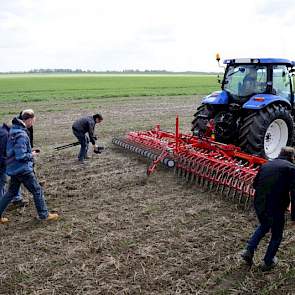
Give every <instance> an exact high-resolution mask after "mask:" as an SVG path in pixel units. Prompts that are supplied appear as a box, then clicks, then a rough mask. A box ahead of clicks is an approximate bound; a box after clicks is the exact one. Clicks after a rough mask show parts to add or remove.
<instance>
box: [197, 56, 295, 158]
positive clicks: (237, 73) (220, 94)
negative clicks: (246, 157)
mask: <svg viewBox="0 0 295 295" xmlns="http://www.w3.org/2000/svg"><path fill="white" fill-rule="evenodd" d="M216 60H217V61H218V63H219V61H220V57H219V55H217V56H216ZM224 64H226V68H225V73H224V77H223V81H222V85H221V90H220V91H215V92H213V93H211V94H209V95H207V96H206V97H204V98H203V100H202V102H201V105H200V106H198V108H197V111H196V112H195V114H194V119H193V121H192V132H193V135H195V136H197V137H202V136H204V134H206V130H207V126H208V122H212V121H213V124H211V125H213V128H211V129H213V133H214V136H215V138H216V140H217V141H219V142H222V143H226V144H229V143H230V144H235V145H238V146H239V147H241V149H242V150H243V151H245V152H247V153H250V154H254V155H258V156H262V157H265V158H268V159H273V158H275V157H277V156H278V155H279V153H280V150H281V148H282V147H284V146H286V145H292V144H293V137H294V134H295V132H294V116H295V111H294V109H295V108H294V87H293V78H292V76H293V72H295V69H294V68H295V62H294V61H290V60H287V59H280V58H238V59H226V60H225V61H224ZM211 119H212V120H211Z"/></svg>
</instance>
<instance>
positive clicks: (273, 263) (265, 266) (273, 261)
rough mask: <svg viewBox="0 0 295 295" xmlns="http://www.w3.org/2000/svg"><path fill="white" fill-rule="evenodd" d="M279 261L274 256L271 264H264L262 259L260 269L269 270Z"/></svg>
mask: <svg viewBox="0 0 295 295" xmlns="http://www.w3.org/2000/svg"><path fill="white" fill-rule="evenodd" d="M278 263H279V259H278V258H277V257H276V256H275V257H274V258H273V259H272V262H271V264H266V263H265V262H264V261H263V263H262V264H261V266H260V269H261V271H269V270H271V269H273V268H274V267H275V266H276V265H277V264H278Z"/></svg>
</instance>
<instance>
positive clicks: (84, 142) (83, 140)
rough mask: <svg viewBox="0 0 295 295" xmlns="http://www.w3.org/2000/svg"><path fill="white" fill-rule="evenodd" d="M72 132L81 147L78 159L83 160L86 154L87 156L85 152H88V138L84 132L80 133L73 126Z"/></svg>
mask: <svg viewBox="0 0 295 295" xmlns="http://www.w3.org/2000/svg"><path fill="white" fill-rule="evenodd" d="M73 133H74V135H75V136H76V137H77V139H78V141H79V143H80V145H81V148H80V152H79V155H78V159H79V161H83V160H84V159H85V158H86V156H87V152H88V145H89V138H88V136H87V135H86V134H85V133H82V132H80V131H78V130H76V129H74V128H73Z"/></svg>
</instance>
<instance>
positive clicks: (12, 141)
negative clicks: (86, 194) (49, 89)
mask: <svg viewBox="0 0 295 295" xmlns="http://www.w3.org/2000/svg"><path fill="white" fill-rule="evenodd" d="M34 122H35V114H34V112H33V111H32V110H28V111H26V112H23V113H22V119H21V120H20V119H19V118H14V119H13V121H12V128H11V129H10V132H9V137H8V141H7V147H6V154H7V158H6V173H7V174H8V175H9V176H10V183H9V187H8V191H7V192H6V194H5V195H4V196H3V198H2V199H1V200H0V224H3V223H6V222H8V219H7V218H5V217H2V214H3V212H4V211H5V209H6V208H7V206H8V204H9V203H10V202H11V200H12V199H13V197H14V196H15V195H16V193H17V192H18V190H19V188H20V185H21V184H23V185H24V186H25V187H26V188H27V189H28V190H29V191H30V193H32V194H33V197H34V203H35V207H36V210H37V213H38V216H39V219H41V220H57V219H58V214H56V213H49V212H48V209H47V205H46V202H45V199H44V195H43V191H42V188H41V186H40V184H39V183H38V181H37V178H36V175H35V173H34V171H33V158H34V157H35V156H36V155H37V152H36V151H32V148H31V144H30V139H29V136H28V132H27V128H30V127H31V126H33V124H34Z"/></svg>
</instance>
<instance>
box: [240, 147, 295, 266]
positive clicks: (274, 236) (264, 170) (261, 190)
mask: <svg viewBox="0 0 295 295" xmlns="http://www.w3.org/2000/svg"><path fill="white" fill-rule="evenodd" d="M294 159H295V150H294V148H292V147H285V148H282V150H281V153H280V155H279V157H278V158H276V159H274V160H271V161H268V162H267V163H265V164H264V165H262V166H261V167H260V170H259V171H258V173H257V175H256V177H255V179H254V183H253V187H254V189H255V198H254V208H255V212H256V215H257V218H258V220H259V223H260V225H259V226H258V227H257V229H256V231H255V232H254V233H253V235H252V237H251V238H250V240H249V241H248V243H247V247H246V249H245V250H244V251H243V252H242V253H241V257H242V258H243V259H244V260H245V261H246V262H247V263H248V264H249V265H250V266H251V265H252V261H253V256H254V251H255V250H256V248H257V246H258V244H259V242H260V240H261V239H262V238H263V237H264V236H265V235H266V234H267V233H268V232H269V231H270V230H271V239H270V242H269V245H268V248H267V251H266V253H265V256H264V263H263V264H262V265H261V268H262V270H263V271H267V270H270V269H271V268H273V267H274V266H275V265H276V264H277V263H278V259H277V257H276V256H275V255H276V253H277V251H278V249H279V246H280V243H281V241H282V237H283V230H284V224H285V212H286V210H287V208H288V206H289V204H290V196H291V219H292V224H293V225H295V165H294V164H293V162H294Z"/></svg>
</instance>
